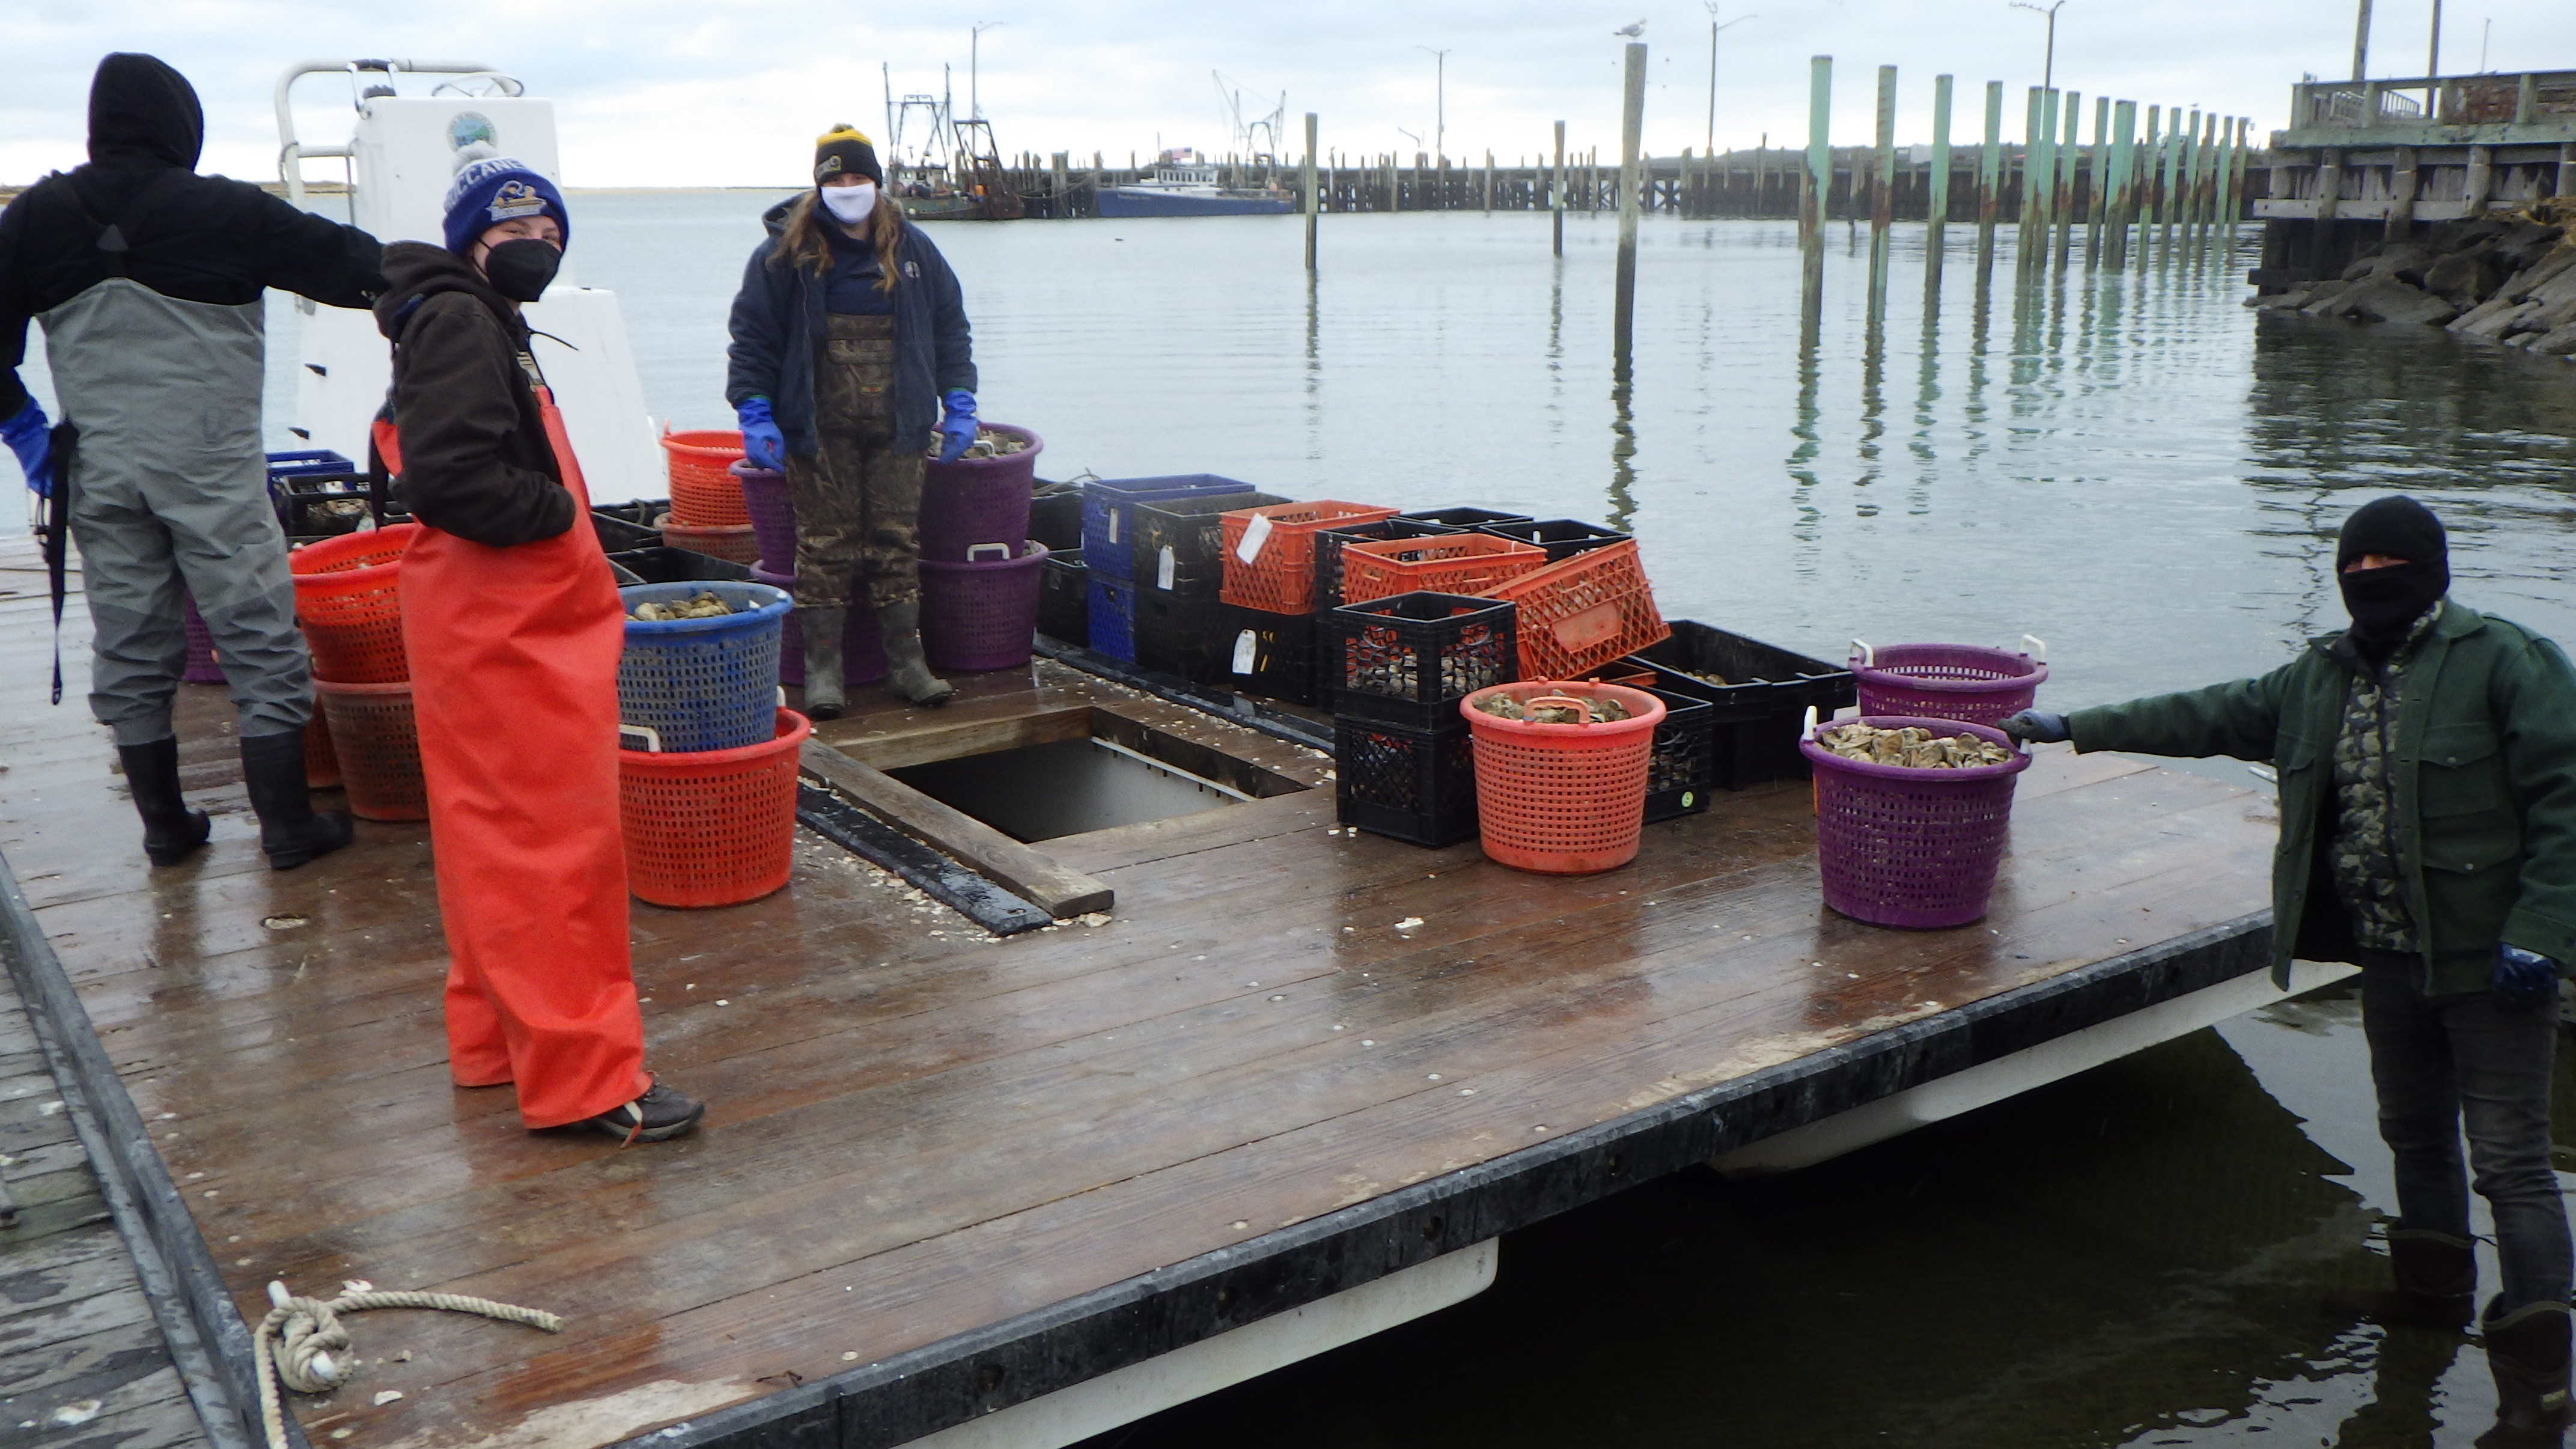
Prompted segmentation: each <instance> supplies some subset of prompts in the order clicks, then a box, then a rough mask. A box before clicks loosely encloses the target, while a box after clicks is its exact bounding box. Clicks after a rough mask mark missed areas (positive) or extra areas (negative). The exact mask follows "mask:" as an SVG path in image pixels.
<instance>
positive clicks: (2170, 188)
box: [2156, 108, 2183, 266]
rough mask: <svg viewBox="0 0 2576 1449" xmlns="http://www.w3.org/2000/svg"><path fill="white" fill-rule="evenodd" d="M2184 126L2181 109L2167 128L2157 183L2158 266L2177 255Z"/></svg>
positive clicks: (2175, 113)
mask: <svg viewBox="0 0 2576 1449" xmlns="http://www.w3.org/2000/svg"><path fill="white" fill-rule="evenodd" d="M2182 148H2183V129H2182V112H2181V110H2180V108H2176V110H2175V111H2174V115H2173V119H2172V120H2171V121H2169V122H2168V123H2167V124H2166V127H2165V154H2164V158H2163V160H2164V165H2163V167H2162V175H2161V176H2160V177H2159V178H2158V180H2157V182H2156V265H2158V266H2163V265H2164V263H2165V262H2166V261H2167V260H2168V259H2170V258H2171V257H2172V255H2173V244H2174V221H2175V212H2176V211H2178V210H2179V209H2180V208H2181V206H2182Z"/></svg>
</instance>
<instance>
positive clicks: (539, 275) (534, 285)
mask: <svg viewBox="0 0 2576 1449" xmlns="http://www.w3.org/2000/svg"><path fill="white" fill-rule="evenodd" d="M562 265H563V251H562V249H561V248H559V247H557V246H556V245H555V244H554V243H552V242H544V241H539V240H537V239H536V238H535V237H532V236H523V237H517V238H514V239H512V240H510V241H505V242H503V243H501V244H500V245H499V246H496V247H493V248H491V249H490V250H488V251H486V252H484V253H483V276H484V279H485V280H487V281H489V282H490V283H491V284H492V290H493V291H495V292H498V293H500V294H501V295H502V296H504V297H507V298H509V299H510V300H511V301H513V302H533V301H535V300H537V299H538V298H539V297H542V296H544V295H545V294H546V286H547V284H548V283H550V282H552V281H553V280H554V279H555V269H556V268H557V267H560V266H562Z"/></svg>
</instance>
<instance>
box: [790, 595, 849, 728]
mask: <svg viewBox="0 0 2576 1449" xmlns="http://www.w3.org/2000/svg"><path fill="white" fill-rule="evenodd" d="M849 617H850V611H849V610H847V609H799V610H797V611H796V627H797V628H798V629H800V630H802V631H803V632H804V635H805V717H806V718H807V719H839V718H840V717H841V711H842V710H844V709H846V708H848V701H847V700H845V699H844V698H843V697H842V695H841V645H842V639H841V630H842V628H843V627H844V626H845V625H846V624H847V623H848V621H849Z"/></svg>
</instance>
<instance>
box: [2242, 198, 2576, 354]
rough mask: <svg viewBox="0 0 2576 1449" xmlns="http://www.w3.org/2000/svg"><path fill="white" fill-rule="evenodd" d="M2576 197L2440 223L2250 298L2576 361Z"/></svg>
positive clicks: (2273, 306)
mask: <svg viewBox="0 0 2576 1449" xmlns="http://www.w3.org/2000/svg"><path fill="white" fill-rule="evenodd" d="M2570 223H2576V199H2570V198H2567V197H2558V198H2554V199H2552V200H2549V201H2542V202H2537V203H2535V204H2533V205H2532V206H2530V207H2529V208H2527V209H2524V210H2522V211H2516V212H2507V213H2500V214H2498V215H2494V216H2486V217H2480V218H2478V219H2477V220H2475V221H2454V222H2443V223H2441V224H2439V225H2436V226H2434V227H2432V228H2431V229H2429V230H2428V231H2427V232H2426V233H2425V234H2424V235H2423V236H2421V237H2413V238H2408V239H2406V240H2403V241H2390V242H2382V243H2380V244H2379V245H2378V246H2377V247H2375V248H2373V249H2372V250H2371V251H2369V252H2368V253H2366V254H2364V255H2363V256H2362V257H2361V258H2359V259H2358V260H2356V261H2355V262H2353V264H2352V265H2351V266H2349V267H2346V268H2344V272H2343V275H2342V276H2341V277H2338V278H2335V279H2333V280H2330V281H2316V282H2308V283H2304V284H2302V285H2299V286H2296V287H2292V288H2291V289H2290V290H2288V291H2286V292H2277V293H2274V294H2273V295H2271V296H2268V297H2255V298H2252V299H2250V300H2249V301H2247V302H2246V304H2245V305H2247V306H2249V307H2255V308H2259V309H2261V310H2263V311H2267V312H2274V311H2297V312H2301V313H2305V314H2306V315H2308V316H2310V317H2338V318H2342V319H2344V320H2346V321H2353V322H2397V323H2409V324H2413V325H2416V326H2422V327H2443V328H2447V329H2449V330H2450V331H2452V332H2455V333H2458V334H2459V335H2461V336H2463V337H2474V338H2477V339H2479V340H2481V341H2485V342H2493V343H2497V344H2499V345H2501V346H2505V347H2515V348H2520V349H2522V350H2523V351H2526V352H2534V353H2539V354H2541V355H2543V356H2548V357H2567V358H2576V237H2571V235H2570V234H2569V233H2570Z"/></svg>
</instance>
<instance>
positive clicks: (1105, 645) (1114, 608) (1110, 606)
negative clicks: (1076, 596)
mask: <svg viewBox="0 0 2576 1449" xmlns="http://www.w3.org/2000/svg"><path fill="white" fill-rule="evenodd" d="M1090 554H1091V550H1089V549H1084V550H1083V558H1084V562H1085V563H1088V562H1089V561H1090ZM1083 572H1085V573H1087V574H1090V576H1091V610H1090V612H1091V644H1090V648H1091V652H1093V653H1094V654H1099V655H1104V656H1106V657H1108V658H1111V659H1115V660H1117V661H1118V662H1120V663H1121V664H1133V663H1135V662H1136V586H1135V585H1134V584H1131V583H1129V582H1128V581H1127V580H1125V579H1104V578H1102V577H1101V576H1100V575H1098V574H1096V573H1091V571H1090V570H1089V569H1087V568H1086V569H1085V570H1084V571H1083Z"/></svg>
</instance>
